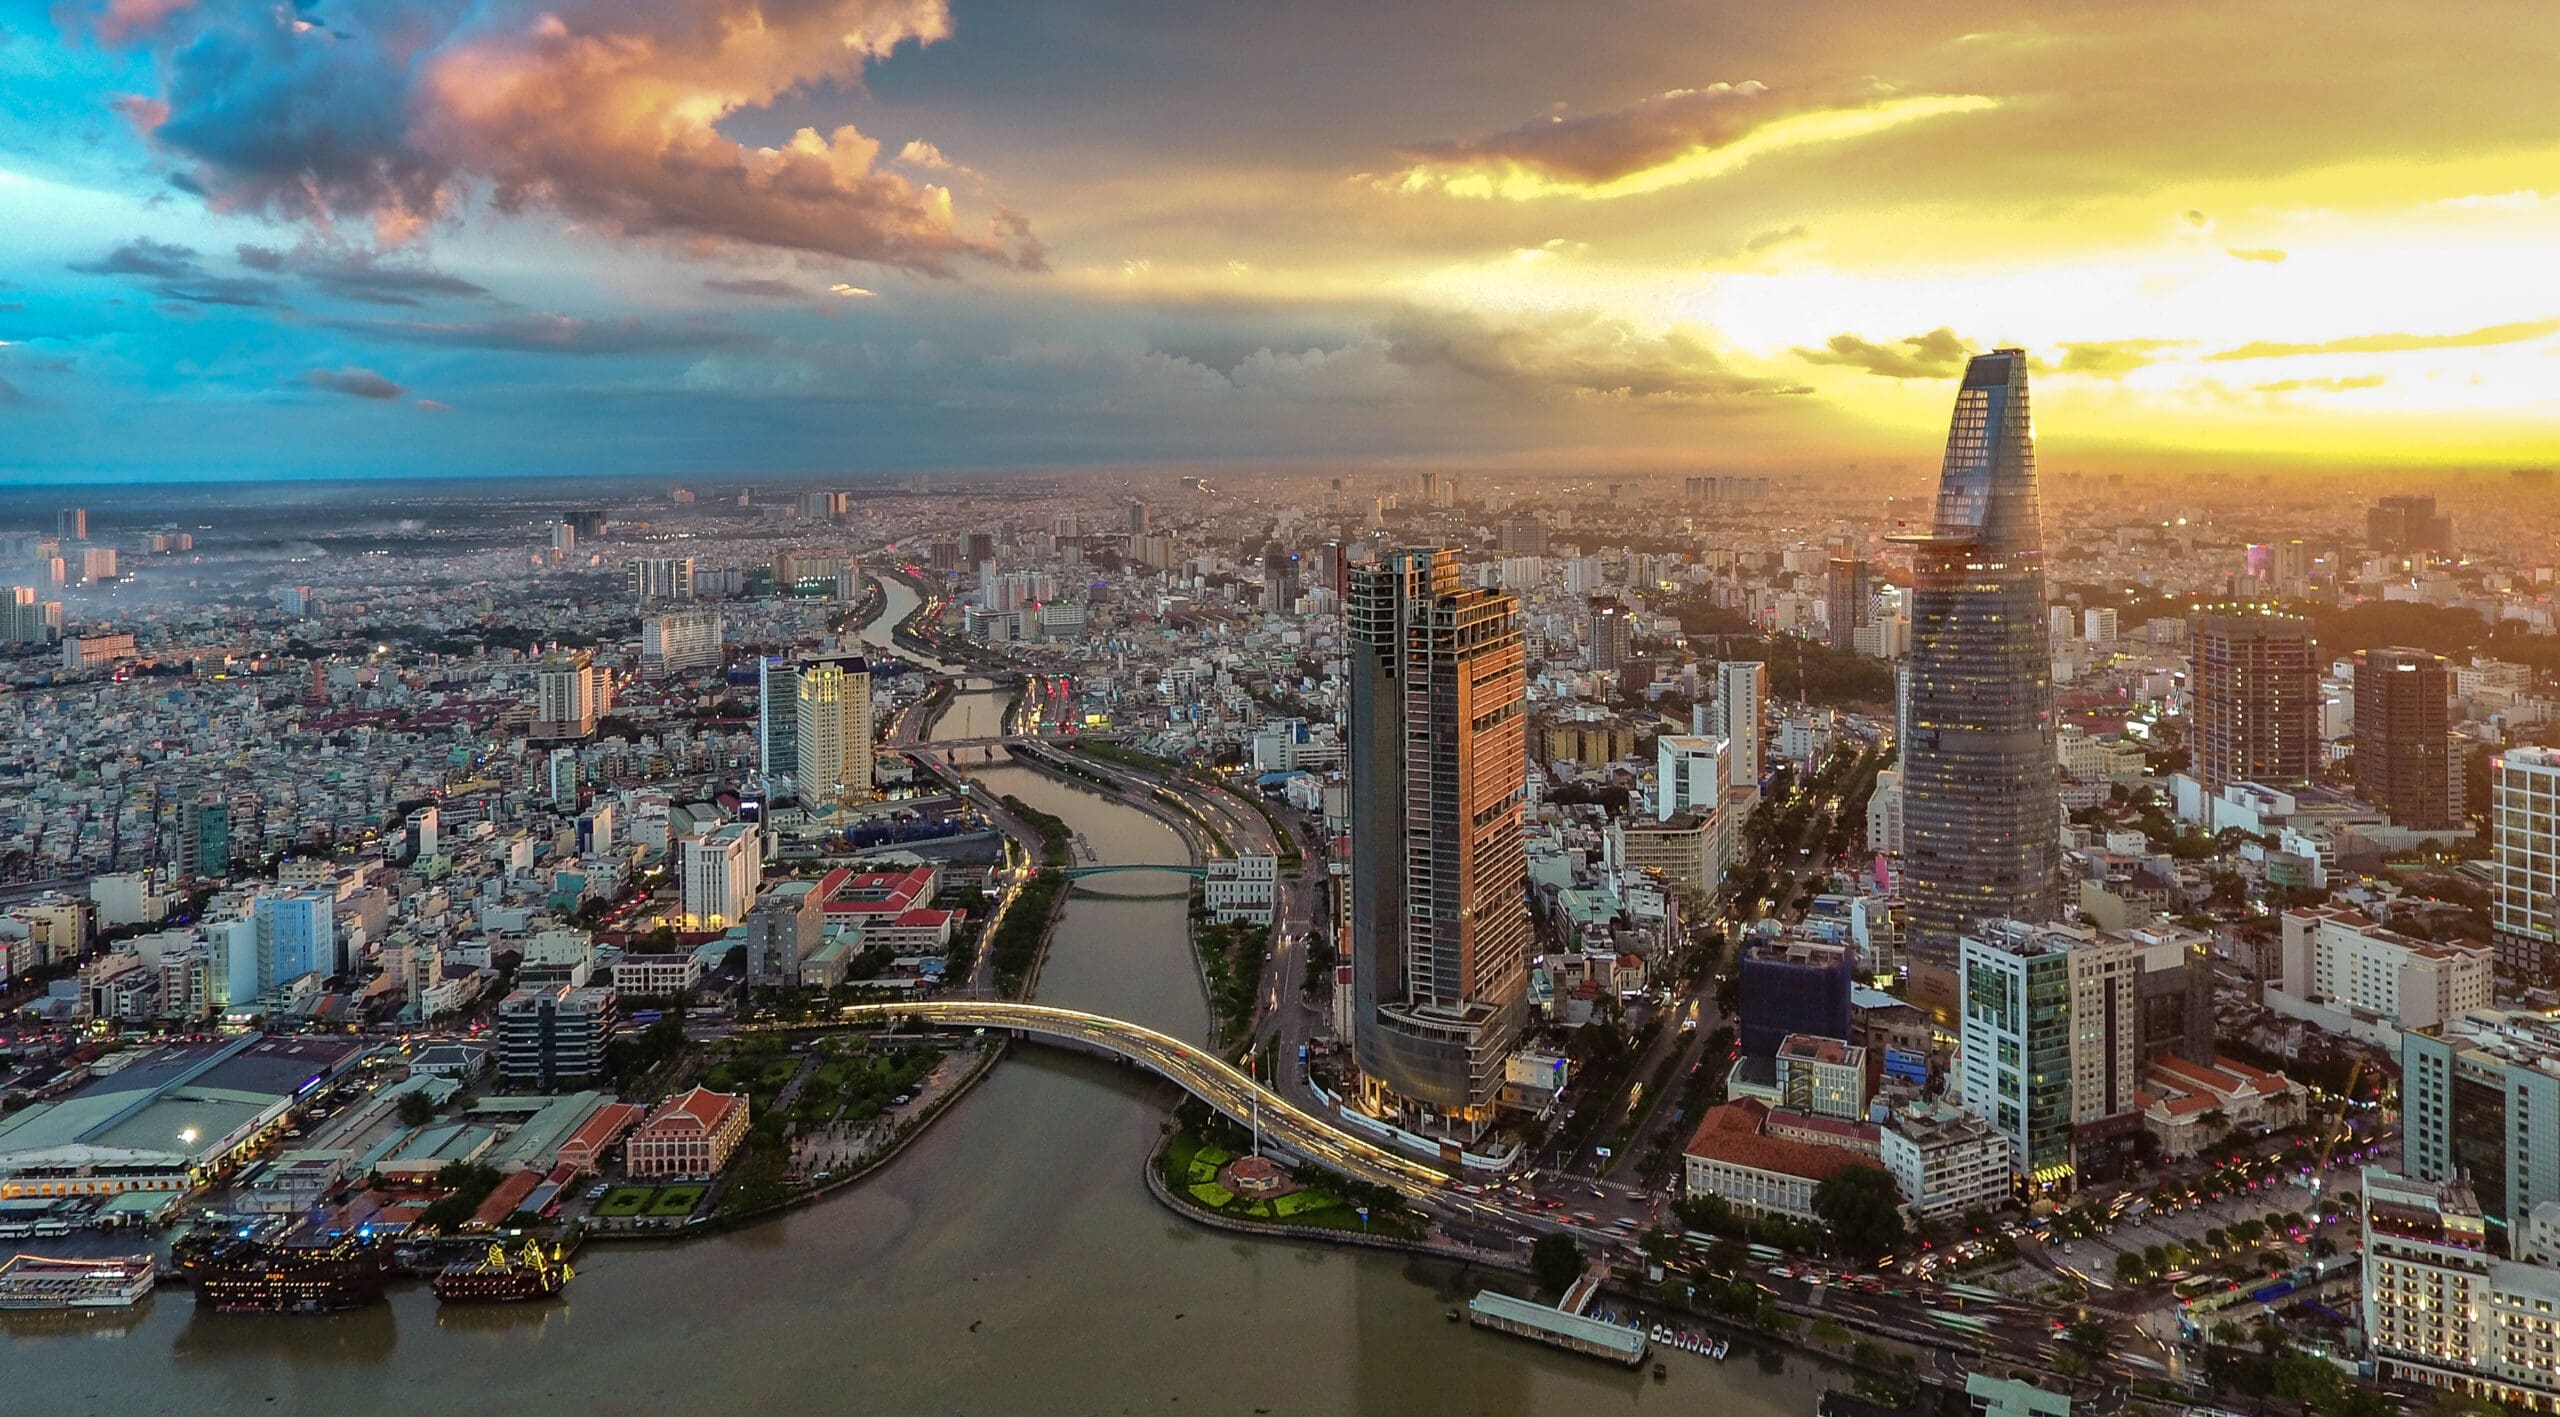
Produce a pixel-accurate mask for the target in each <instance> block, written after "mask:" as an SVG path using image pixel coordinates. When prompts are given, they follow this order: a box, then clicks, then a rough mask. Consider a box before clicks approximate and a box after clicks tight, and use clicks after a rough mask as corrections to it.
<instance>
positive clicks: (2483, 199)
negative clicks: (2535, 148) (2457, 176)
mask: <svg viewBox="0 0 2560 1417" xmlns="http://www.w3.org/2000/svg"><path fill="white" fill-rule="evenodd" d="M2551 202H2560V193H2554V192H2541V191H2536V190H2535V189H2533V188H2530V187H2522V188H2518V189H2517V190H2515V191H2513V192H2473V193H2470V194H2468V195H2466V196H2460V197H2439V198H2437V199H2436V200H2435V201H2433V202H2430V203H2428V204H2427V205H2429V206H2434V207H2447V208H2450V209H2452V210H2455V211H2509V212H2529V211H2532V210H2534V209H2535V208H2537V207H2540V206H2544V205H2546V204H2548V203H2551Z"/></svg>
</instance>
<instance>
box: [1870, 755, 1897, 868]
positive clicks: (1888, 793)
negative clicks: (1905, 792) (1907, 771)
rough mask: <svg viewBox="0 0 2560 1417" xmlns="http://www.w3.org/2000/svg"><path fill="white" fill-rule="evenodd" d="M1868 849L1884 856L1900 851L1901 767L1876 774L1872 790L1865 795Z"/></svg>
mask: <svg viewBox="0 0 2560 1417" xmlns="http://www.w3.org/2000/svg"><path fill="white" fill-rule="evenodd" d="M1867 850H1869V851H1873V852H1877V853H1879V854H1882V855H1886V856H1894V855H1899V854H1900V853H1901V851H1902V770H1901V769H1900V768H1886V769H1884V770H1883V771H1881V772H1878V773H1877V774H1876V787H1875V791H1874V792H1872V793H1870V794H1868V796H1867Z"/></svg>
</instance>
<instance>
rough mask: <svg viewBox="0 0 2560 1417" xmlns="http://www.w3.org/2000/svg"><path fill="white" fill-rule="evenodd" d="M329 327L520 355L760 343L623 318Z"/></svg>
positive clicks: (740, 334) (703, 328)
mask: <svg viewBox="0 0 2560 1417" xmlns="http://www.w3.org/2000/svg"><path fill="white" fill-rule="evenodd" d="M329 325H330V327H331V328H332V329H339V330H344V331H346V332H348V333H350V334H359V335H365V336H368V337H370V338H374V339H384V340H393V341H397V342H399V343H402V344H423V345H434V346H439V347H442V348H447V349H493V350H501V351H509V352H514V353H524V354H577V355H604V354H658V353H667V352H674V351H686V350H699V349H730V348H743V347H747V346H753V345H761V344H765V343H767V342H768V341H767V340H766V339H765V337H764V336H762V335H757V334H751V333H749V332H747V331H744V330H734V329H728V328H725V327H722V326H717V325H690V324H688V325H661V324H652V323H649V322H647V321H643V320H639V319H633V318H628V317H626V318H623V319H618V320H589V319H584V318H582V317H579V316H576V315H508V316H502V317H499V318H495V319H488V320H459V321H456V320H338V321H331V322H329Z"/></svg>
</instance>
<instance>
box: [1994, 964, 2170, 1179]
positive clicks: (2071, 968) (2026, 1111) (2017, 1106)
mask: <svg viewBox="0 0 2560 1417" xmlns="http://www.w3.org/2000/svg"><path fill="white" fill-rule="evenodd" d="M1958 962H1959V969H1960V972H1961V977H1962V996H1963V1001H1964V1006H1963V1012H1962V1017H1961V1020H1960V1024H1959V1028H1960V1034H1959V1038H1960V1051H1959V1058H1958V1068H1957V1077H1958V1092H1959V1095H1960V1097H1961V1098H1962V1100H1963V1103H1964V1106H1965V1109H1966V1110H1967V1111H1970V1112H1972V1113H1973V1114H1975V1115H1976V1116H1979V1117H1981V1118H1983V1119H1984V1120H1986V1121H1988V1122H1990V1123H1991V1124H1992V1126H1994V1127H1996V1128H1998V1129H1999V1130H2000V1132H2001V1133H2002V1134H2003V1135H2005V1136H2007V1137H2008V1138H2009V1143H2010V1149H2011V1153H2012V1159H2013V1162H2014V1165H2015V1169H2016V1171H2017V1173H2018V1176H2019V1179H2020V1181H2021V1182H2022V1183H2023V1184H2024V1185H2026V1186H2027V1187H2028V1188H2030V1189H2031V1190H2044V1189H2050V1188H2054V1187H2059V1186H2067V1185H2068V1184H2069V1183H2070V1182H2071V1180H2072V1178H2073V1177H2074V1176H2075V1175H2076V1173H2077V1171H2078V1169H2079V1167H2080V1166H2081V1164H2082V1158H2083V1157H2084V1155H2094V1154H2095V1151H2096V1149H2097V1148H2098V1147H2099V1146H2100V1145H2101V1144H2104V1143H2109V1142H2115V1141H2121V1140H2125V1139H2128V1138H2130V1137H2131V1136H2132V1135H2134V1134H2135V1133H2138V1132H2140V1131H2141V1129H2142V1114H2141V1109H2140V1105H2139V1102H2138V1101H2137V1098H2136V1095H2135V1094H2136V1091H2137V1087H2138V1084H2139V1082H2140V1080H2141V1076H2142V1066H2141V1064H2142V1058H2141V1048H2140V1023H2139V1020H2140V1012H2139V1009H2138V1006H2137V978H2138V973H2139V970H2140V961H2139V960H2138V959H2137V958H2136V956H2135V953H2134V950H2133V947H2132V946H2131V945H2130V944H2128V943H2127V942H2125V941H2122V940H2117V939H2110V938H2102V937H2100V936H2099V935H2098V934H2097V933H2096V932H2095V931H2091V930H2085V929H2076V928H2071V927H2066V926H2059V925H2040V924H2035V923H2031V922H2027V921H2018V920H1983V921H1980V922H1978V923H1977V924H1976V925H1974V926H1973V927H1971V928H1969V929H1967V930H1966V931H1965V933H1964V934H1963V936H1962V937H1961V939H1960V943H1959V954H1958Z"/></svg>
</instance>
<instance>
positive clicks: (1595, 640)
mask: <svg viewBox="0 0 2560 1417" xmlns="http://www.w3.org/2000/svg"><path fill="white" fill-rule="evenodd" d="M1588 614H1589V620H1588V623H1587V624H1586V626H1585V631H1584V633H1585V636H1586V638H1585V640H1584V643H1585V644H1586V645H1588V646H1589V648H1590V658H1591V667H1592V668H1593V669H1596V670H1599V671H1600V672H1602V673H1616V672H1618V671H1620V670H1623V669H1625V668H1626V667H1627V661H1628V660H1630V659H1633V658H1634V657H1635V627H1636V615H1635V611H1633V610H1632V609H1630V608H1628V606H1627V604H1626V602H1625V601H1622V600H1618V599H1616V598H1615V597H1611V598H1608V599H1603V600H1595V601H1592V602H1591V606H1590V610H1589V612H1588Z"/></svg>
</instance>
